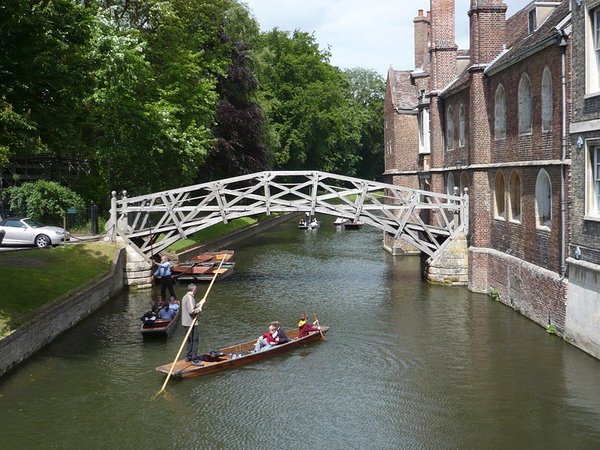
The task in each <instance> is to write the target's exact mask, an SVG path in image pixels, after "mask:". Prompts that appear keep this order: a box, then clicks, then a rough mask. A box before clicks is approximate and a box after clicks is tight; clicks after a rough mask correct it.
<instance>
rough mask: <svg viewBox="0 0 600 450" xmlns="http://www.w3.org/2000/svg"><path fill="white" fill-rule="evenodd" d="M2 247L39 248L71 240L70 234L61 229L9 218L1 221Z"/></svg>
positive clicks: (33, 221)
mask: <svg viewBox="0 0 600 450" xmlns="http://www.w3.org/2000/svg"><path fill="white" fill-rule="evenodd" d="M2 231H4V238H2V240H1V241H0V242H1V245H35V246H37V247H39V248H44V247H49V246H51V245H58V244H61V243H63V242H65V241H68V240H69V239H70V235H69V233H67V232H66V231H65V230H64V229H63V228H60V227H50V226H46V225H43V224H41V223H39V222H37V221H36V220H33V219H29V218H21V217H9V218H7V219H4V220H0V235H1V234H2Z"/></svg>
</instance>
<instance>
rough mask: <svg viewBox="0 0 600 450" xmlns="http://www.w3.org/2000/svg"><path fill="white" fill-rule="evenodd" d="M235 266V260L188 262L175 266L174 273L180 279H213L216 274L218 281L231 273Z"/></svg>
mask: <svg viewBox="0 0 600 450" xmlns="http://www.w3.org/2000/svg"><path fill="white" fill-rule="evenodd" d="M219 266H220V267H219ZM234 267H235V263H234V262H223V263H222V264H221V262H208V263H194V262H187V263H182V264H178V265H176V266H175V267H173V273H174V274H175V275H176V276H177V279H178V280H179V281H211V280H212V279H213V278H214V276H215V274H217V277H216V278H215V281H218V280H222V279H223V278H227V277H228V276H229V275H231V274H232V273H233V269H234Z"/></svg>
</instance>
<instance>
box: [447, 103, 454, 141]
mask: <svg viewBox="0 0 600 450" xmlns="http://www.w3.org/2000/svg"><path fill="white" fill-rule="evenodd" d="M453 112H454V111H452V106H448V109H447V110H446V149H447V150H452V149H453V148H454V117H453V116H452V114H453Z"/></svg>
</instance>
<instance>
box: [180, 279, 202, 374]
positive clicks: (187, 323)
mask: <svg viewBox="0 0 600 450" xmlns="http://www.w3.org/2000/svg"><path fill="white" fill-rule="evenodd" d="M196 289H197V288H196V285H195V284H193V283H192V284H190V285H189V286H188V291H187V294H185V295H184V296H183V298H182V299H181V325H183V328H184V329H185V332H186V333H187V331H188V329H189V327H191V326H192V323H193V324H194V326H193V327H192V329H191V331H190V334H189V335H188V339H187V348H186V351H187V353H186V355H185V360H186V361H190V362H191V363H192V364H194V365H197V366H201V365H202V361H200V360H199V359H198V336H199V335H198V322H197V321H194V318H195V317H196V315H197V314H198V313H199V312H200V311H202V305H204V302H205V301H206V300H205V299H202V300H201V301H200V303H198V304H196V299H195V298H194V295H195V294H196Z"/></svg>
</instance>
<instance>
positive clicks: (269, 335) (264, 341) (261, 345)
mask: <svg viewBox="0 0 600 450" xmlns="http://www.w3.org/2000/svg"><path fill="white" fill-rule="evenodd" d="M276 333H277V328H275V326H273V325H270V326H269V331H267V332H266V333H263V334H262V335H260V336H259V337H258V339H257V340H256V344H254V350H253V353H256V352H261V351H263V350H269V349H270V348H272V347H273V346H274V345H277V343H278V342H277V341H276V340H275V338H274V337H273V335H274V334H276Z"/></svg>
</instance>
